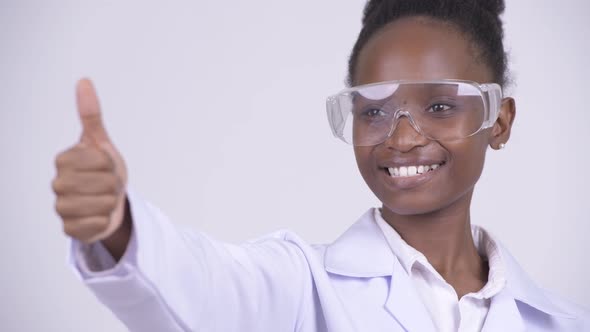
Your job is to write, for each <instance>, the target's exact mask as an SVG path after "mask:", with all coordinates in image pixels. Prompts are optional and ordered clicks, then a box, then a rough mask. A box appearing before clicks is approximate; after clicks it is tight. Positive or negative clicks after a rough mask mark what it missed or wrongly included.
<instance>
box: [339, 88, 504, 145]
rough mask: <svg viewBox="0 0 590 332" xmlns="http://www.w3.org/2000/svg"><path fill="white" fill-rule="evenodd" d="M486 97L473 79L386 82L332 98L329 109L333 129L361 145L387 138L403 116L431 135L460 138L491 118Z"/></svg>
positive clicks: (437, 138) (473, 131) (421, 131)
mask: <svg viewBox="0 0 590 332" xmlns="http://www.w3.org/2000/svg"><path fill="white" fill-rule="evenodd" d="M494 86H496V85H494ZM496 87H497V88H499V87H498V86H496ZM487 98H488V93H487V92H485V91H482V89H481V88H480V87H479V86H478V85H477V84H475V83H471V82H464V81H440V82H439V81H436V82H410V83H400V82H385V83H379V84H371V85H365V86H359V87H355V88H352V89H348V90H345V91H343V92H342V93H340V94H338V95H336V96H333V97H331V98H329V99H328V114H329V118H330V123H331V125H332V130H333V131H334V134H335V135H336V136H339V137H340V138H342V139H343V140H344V141H346V142H347V143H350V144H353V145H357V146H370V145H376V144H379V143H382V142H383V141H385V140H386V139H387V137H389V136H390V135H391V134H392V132H393V130H395V126H396V125H397V122H399V121H400V120H401V119H403V118H404V117H408V118H410V119H408V120H409V121H410V123H411V124H412V126H414V128H415V129H416V130H417V131H418V132H420V133H421V134H422V135H424V136H426V137H428V138H430V139H434V140H441V141H444V140H455V139H460V138H465V137H468V136H470V135H473V134H474V133H476V132H477V131H479V130H480V128H482V125H483V124H484V123H485V122H486V120H487V117H489V114H488V113H489V112H488V111H487V107H488V104H489V101H488V100H487Z"/></svg>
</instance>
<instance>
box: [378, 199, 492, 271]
mask: <svg viewBox="0 0 590 332" xmlns="http://www.w3.org/2000/svg"><path fill="white" fill-rule="evenodd" d="M472 194H473V191H471V192H470V193H468V194H466V195H465V196H463V197H462V198H461V199H459V200H458V201H456V202H454V203H452V204H451V205H450V206H448V207H446V208H444V209H441V210H438V211H434V212H430V213H426V214H420V215H399V214H396V213H395V212H393V211H391V210H389V209H387V207H385V206H383V209H382V215H383V219H385V221H387V223H388V224H389V225H391V227H393V228H394V229H395V230H396V231H397V232H398V233H399V234H400V236H401V237H402V239H404V241H406V242H407V243H408V244H409V245H410V246H412V247H413V248H415V249H416V250H418V251H420V252H421V253H422V254H424V256H426V258H427V259H428V261H429V262H430V264H431V265H432V266H433V267H434V268H435V269H436V270H437V271H438V272H439V273H440V274H441V276H442V277H443V278H444V279H445V280H447V281H449V280H453V279H457V278H458V277H459V276H460V277H461V278H463V277H465V276H471V277H475V278H477V279H482V278H484V279H487V276H485V266H484V262H483V260H482V259H481V257H480V256H479V254H478V252H477V248H476V247H475V244H474V242H473V237H472V234H471V222H470V216H469V206H470V203H471V196H472Z"/></svg>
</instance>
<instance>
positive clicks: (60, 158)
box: [55, 150, 70, 169]
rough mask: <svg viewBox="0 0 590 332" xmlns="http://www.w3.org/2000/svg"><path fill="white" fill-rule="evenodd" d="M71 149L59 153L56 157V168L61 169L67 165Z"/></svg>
mask: <svg viewBox="0 0 590 332" xmlns="http://www.w3.org/2000/svg"><path fill="white" fill-rule="evenodd" d="M69 151H70V150H66V151H63V152H60V153H58V155H57V156H56V157H55V168H57V169H60V168H64V167H65V166H66V165H67V163H68V152H69Z"/></svg>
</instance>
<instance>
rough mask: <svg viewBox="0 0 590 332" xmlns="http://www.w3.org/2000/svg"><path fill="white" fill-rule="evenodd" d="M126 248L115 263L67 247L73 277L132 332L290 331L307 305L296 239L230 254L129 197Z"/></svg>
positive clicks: (306, 276)
mask: <svg viewBox="0 0 590 332" xmlns="http://www.w3.org/2000/svg"><path fill="white" fill-rule="evenodd" d="M128 199H129V203H130V207H131V215H132V219H133V231H132V235H131V239H130V242H129V245H128V247H127V249H126V252H125V253H124V255H123V257H122V258H121V259H120V260H119V262H115V261H114V260H113V258H112V257H110V255H109V253H108V252H107V251H106V249H105V248H104V247H102V246H101V245H100V244H94V245H90V246H86V245H83V244H81V243H80V242H78V241H76V240H71V246H70V253H69V262H70V264H71V266H72V267H73V268H74V271H75V273H76V274H77V275H78V276H79V277H80V278H81V279H82V280H83V282H84V283H85V284H86V285H87V286H88V287H89V288H90V290H91V291H92V292H93V293H94V294H95V296H96V297H97V298H98V299H99V300H100V302H102V303H103V304H104V305H106V306H107V307H108V308H109V309H110V310H111V311H112V312H113V313H114V314H115V315H116V316H117V317H118V318H119V319H120V320H121V321H122V322H123V323H124V324H125V325H126V326H127V327H128V328H129V329H130V330H131V331H159V332H161V331H269V330H273V331H288V330H291V331H293V330H295V327H296V326H299V322H298V319H300V318H299V316H300V312H301V311H302V310H306V309H305V308H307V307H309V305H313V303H306V301H309V300H306V299H309V298H313V296H311V295H310V294H311V293H312V291H313V285H312V278H311V273H310V271H309V264H308V262H307V259H306V256H305V255H303V253H302V251H301V248H300V246H299V245H298V244H297V242H298V239H297V238H296V237H295V236H294V235H292V234H290V233H289V232H276V233H274V234H271V235H269V236H266V237H264V238H261V239H259V240H256V241H251V242H248V243H246V244H243V245H240V246H236V245H230V244H225V243H221V242H218V241H215V240H213V239H211V238H210V237H208V236H206V235H204V234H202V233H198V232H189V231H184V230H181V229H179V228H178V227H175V226H174V225H173V224H171V223H170V222H169V221H168V219H167V217H166V216H165V215H163V214H162V212H160V211H159V210H158V209H157V208H155V207H154V206H152V205H150V204H149V203H147V202H145V201H144V200H142V199H141V198H140V197H139V196H138V195H137V194H135V193H134V192H132V191H129V193H128Z"/></svg>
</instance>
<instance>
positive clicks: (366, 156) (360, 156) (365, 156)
mask: <svg viewBox="0 0 590 332" xmlns="http://www.w3.org/2000/svg"><path fill="white" fill-rule="evenodd" d="M354 157H355V159H356V165H357V167H358V169H359V171H360V173H361V175H362V176H363V178H364V179H365V181H367V180H368V176H369V173H370V172H371V170H372V167H371V150H370V148H369V147H360V146H355V147H354Z"/></svg>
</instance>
